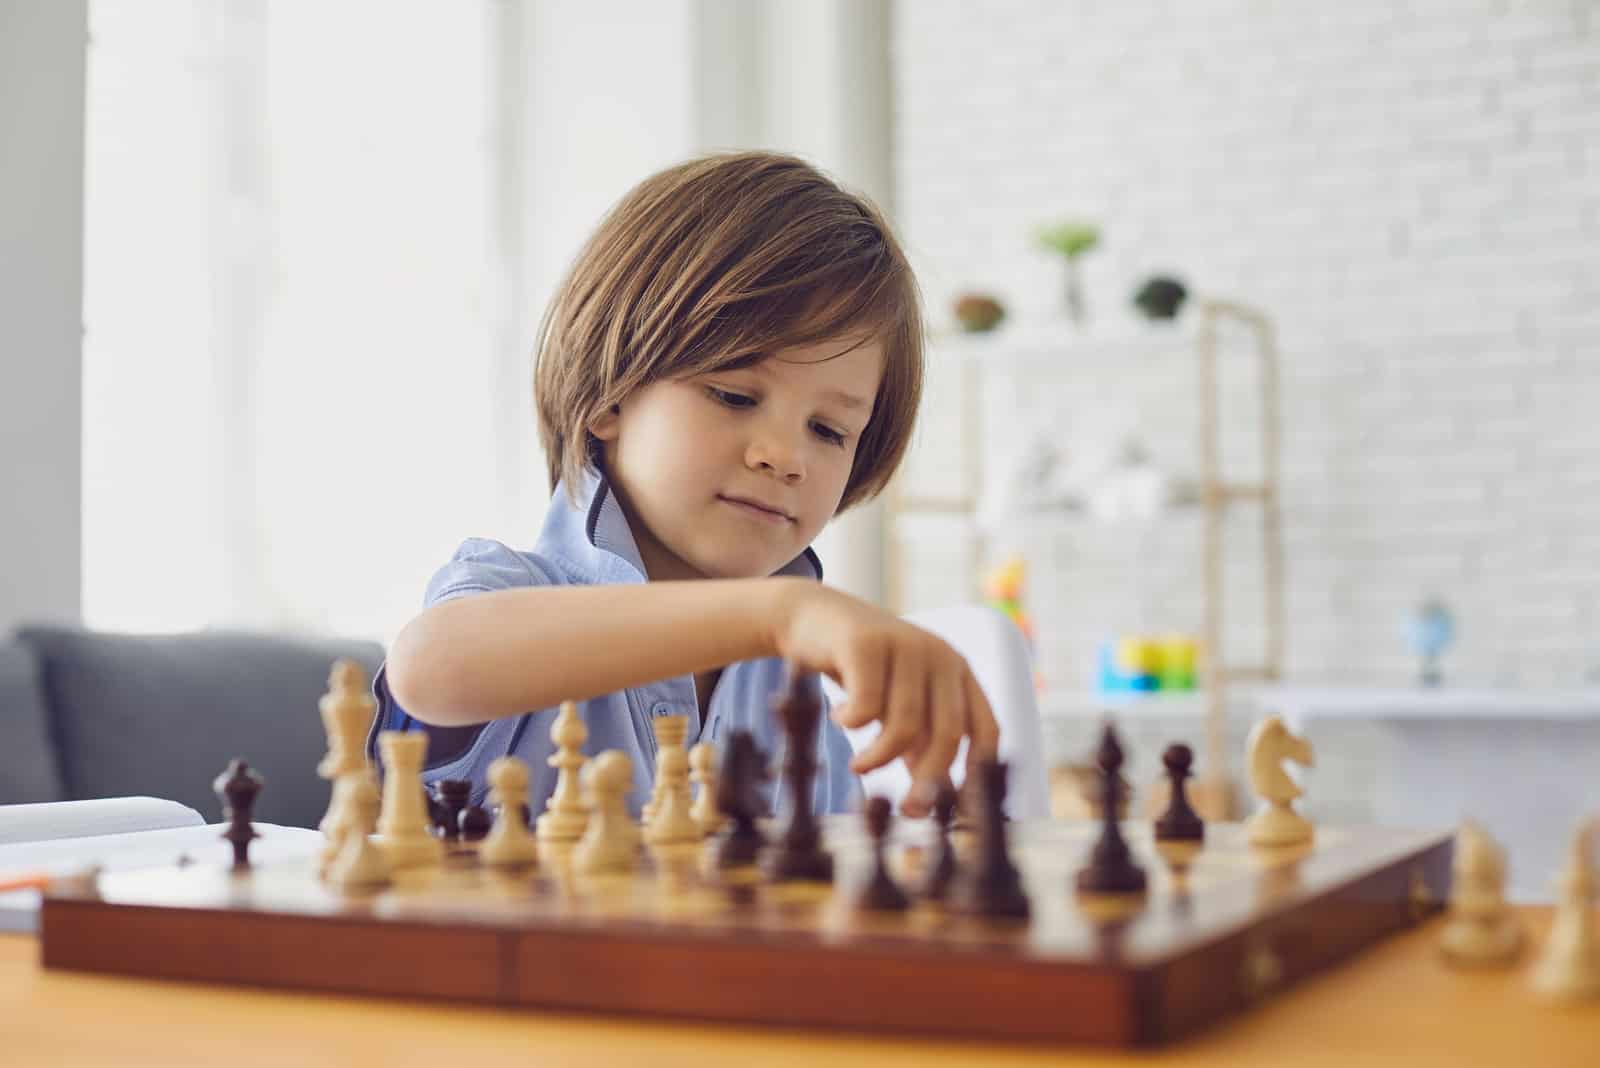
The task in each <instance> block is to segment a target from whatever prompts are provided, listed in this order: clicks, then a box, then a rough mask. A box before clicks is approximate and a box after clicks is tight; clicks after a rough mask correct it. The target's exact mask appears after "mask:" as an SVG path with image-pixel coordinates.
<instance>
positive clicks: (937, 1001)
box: [40, 822, 1451, 1046]
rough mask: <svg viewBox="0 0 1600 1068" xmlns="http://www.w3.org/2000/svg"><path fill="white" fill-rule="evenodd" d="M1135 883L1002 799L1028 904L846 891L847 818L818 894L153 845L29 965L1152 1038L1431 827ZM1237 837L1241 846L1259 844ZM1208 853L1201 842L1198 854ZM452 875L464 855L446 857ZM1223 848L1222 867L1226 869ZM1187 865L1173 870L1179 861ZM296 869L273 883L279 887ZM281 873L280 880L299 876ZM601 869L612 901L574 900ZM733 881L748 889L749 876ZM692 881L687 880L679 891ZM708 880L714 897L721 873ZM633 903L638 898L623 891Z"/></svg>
mask: <svg viewBox="0 0 1600 1068" xmlns="http://www.w3.org/2000/svg"><path fill="white" fill-rule="evenodd" d="M1127 833H1128V835H1129V837H1130V839H1131V840H1132V842H1133V844H1134V847H1135V851H1136V853H1137V854H1139V856H1140V858H1141V860H1142V862H1144V863H1145V864H1146V865H1147V867H1149V868H1150V869H1151V873H1152V889H1151V892H1150V893H1149V894H1148V895H1146V896H1145V897H1144V898H1142V899H1131V900H1130V899H1092V898H1082V897H1078V896H1075V895H1074V894H1073V893H1072V892H1071V891H1070V890H1069V889H1068V887H1069V886H1070V872H1071V870H1072V868H1073V867H1074V866H1075V865H1076V864H1078V863H1081V860H1082V854H1083V852H1084V851H1085V850H1086V849H1087V848H1088V847H1089V845H1090V844H1091V843H1092V839H1093V834H1092V829H1091V828H1087V827H1083V826H1079V827H1076V828H1073V827H1063V825H1045V824H1039V825H1027V826H1023V825H1016V826H1014V827H1013V835H1014V837H1015V838H1016V840H1017V846H1016V850H1015V851H1016V853H1017V855H1018V856H1019V857H1020V858H1022V866H1023V870H1024V876H1025V878H1026V880H1027V883H1028V887H1029V892H1030V895H1031V896H1032V898H1033V899H1034V901H1035V918H1034V920H1033V922H1032V923H1031V924H1026V925H1017V924H1004V923H995V922H991V921H984V920H979V919H975V918H971V917H958V916H952V915H950V914H948V913H946V912H945V911H944V910H942V909H940V908H938V907H937V906H919V907H918V909H916V910H914V911H913V912H911V913H907V914H903V915H887V916H885V915H882V914H875V915H862V914H859V913H855V912H853V911H852V910H850V909H849V908H848V907H847V906H846V905H845V904H844V901H845V900H847V899H848V897H849V894H850V893H851V887H853V886H855V885H859V881H860V879H861V878H862V877H864V873H865V860H864V848H863V845H862V843H861V841H860V838H859V835H858V834H855V833H853V832H852V831H850V830H846V829H844V828H843V826H842V825H841V824H838V823H837V822H836V823H834V824H832V825H830V827H829V839H830V842H831V844H832V845H833V847H834V849H835V852H836V855H838V856H839V858H840V860H841V862H842V863H841V874H840V876H839V892H838V894H830V893H829V892H827V891H826V890H821V889H819V890H816V891H812V892H808V891H804V890H800V891H790V890H788V889H786V888H778V889H777V890H773V891H770V894H771V895H772V896H771V897H765V896H763V895H766V894H768V893H769V891H766V890H762V891H759V892H757V893H755V894H750V893H748V892H746V894H745V895H744V897H743V898H741V900H744V901H745V902H746V903H745V904H743V905H737V904H734V903H733V893H732V892H730V891H728V890H727V888H725V887H712V886H709V885H707V886H701V887H698V888H697V889H695V890H694V891H693V892H694V893H699V894H702V895H705V894H717V895H723V894H727V895H728V896H727V898H726V900H727V902H728V903H727V904H726V906H725V908H724V907H723V906H720V905H714V906H712V907H710V908H707V907H706V906H705V904H704V902H705V901H708V900H712V899H711V898H708V897H702V898H701V899H699V903H698V904H691V905H690V906H689V907H687V908H686V909H685V910H683V911H681V912H677V913H674V912H673V911H671V910H670V909H666V910H661V909H658V908H657V905H658V904H659V902H660V901H670V900H671V898H670V896H669V895H667V894H666V892H665V891H660V892H658V891H656V890H648V891H645V892H642V893H641V892H640V891H639V890H638V889H637V887H638V885H639V884H640V883H641V881H642V880H643V879H644V878H645V877H644V876H641V877H638V878H632V879H624V880H621V881H616V882H613V883H611V884H608V886H609V888H608V887H607V886H599V885H598V884H596V885H594V886H591V885H586V884H584V883H582V882H581V881H580V882H578V883H574V882H573V881H572V879H571V876H570V874H566V875H558V874H557V873H556V872H554V871H552V870H551V869H552V868H558V867H559V865H558V863H552V862H549V861H548V860H547V863H545V864H544V865H543V866H542V868H541V869H540V871H539V872H536V873H534V874H532V875H518V874H512V875H508V876H497V878H498V879H499V880H500V882H499V883H498V884H496V885H498V886H499V887H500V889H501V891H503V892H502V893H499V894H495V893H494V889H493V887H490V886H488V885H482V886H479V885H478V884H474V885H475V886H477V887H478V888H477V889H475V890H473V891H471V892H456V891H453V890H451V889H450V888H449V887H447V886H446V887H445V888H443V889H439V890H434V891H430V890H429V889H427V888H426V886H424V887H423V888H422V889H417V890H415V891H414V895H415V896H413V897H407V896H406V894H405V893H400V892H397V891H390V892H388V893H387V894H380V895H377V896H375V897H374V896H368V897H365V898H357V899H348V898H342V897H340V896H339V895H337V894H335V893H333V892H331V891H328V890H326V889H324V888H323V887H321V886H320V884H317V883H316V882H315V881H314V879H312V878H311V873H310V870H309V868H308V867H306V868H303V869H289V868H286V867H285V868H279V869H276V870H274V869H266V870H265V871H257V872H253V873H249V874H245V875H231V874H229V873H226V872H221V871H218V870H215V869H209V868H201V867H199V866H191V867H188V868H179V867H173V868H165V869H151V870H148V871H144V872H128V873H116V874H108V875H105V876H102V877H101V878H100V880H99V885H98V886H97V887H85V886H78V885H73V884H70V883H62V884H57V885H56V886H53V887H52V888H50V889H49V890H48V891H47V892H46V893H45V896H44V902H43V906H42V911H41V917H40V940H41V959H42V962H43V964H44V965H45V966H46V967H49V968H66V969H77V970H86V971H95V972H109V973H119V974H127V975H138V976H143V977H159V978H167V979H180V980H203V981H210V982H225V983H242V984H250V985H259V986H269V987H281V988H290V989H313V990H327V991H337V992H345V993H351V994H362V995H378V996H391V997H393V996H397V997H408V998H423V999H429V1000H440V999H443V1000H459V1001H469V1002H481V1003H489V1004H497V1005H505V1006H527V1007H537V1008H554V1009H563V1010H584V1011H595V1012H606V1013H622V1014H630V1013H631V1014H648V1015H654V1016H666V1017H674V1018H686V1019H701V1020H718V1021H729V1022H738V1023H754V1024H766V1025H778V1026H789V1027H800V1028H807V1029H815V1028H833V1029H847V1030H865V1031H889V1032H898V1033H909V1034H924V1035H940V1036H948V1037H965V1038H980V1037H981V1038H991V1039H993V1038H998V1039H1011V1040H1024V1041H1048V1042H1083V1043H1092V1044H1099V1045H1112V1046H1130V1045H1154V1044H1160V1043H1163V1042H1168V1041H1172V1040H1175V1039H1179V1038H1182V1037H1183V1036H1185V1035H1188V1034H1192V1033H1194V1032H1195V1031H1197V1030H1199V1029H1200V1028H1203V1027H1205V1026H1207V1025H1209V1024H1211V1023H1213V1022H1215V1021H1217V1020H1220V1019H1222V1018H1225V1017H1227V1016H1229V1015H1231V1014H1233V1013H1236V1012H1239V1011H1243V1010H1245V1009H1247V1008H1249V1007H1250V1006H1251V1005H1253V1004H1255V1003H1257V1002H1258V1001H1260V1000H1261V999H1262V998H1264V997H1266V996H1269V995H1270V994H1272V993H1274V992H1276V991H1278V990H1281V989H1283V988H1286V987H1288V986H1290V985H1292V984H1293V983H1295V982H1297V981H1299V980H1301V979H1303V978H1305V977H1307V976H1310V975H1313V974H1315V973H1316V972H1318V971H1320V970H1322V969H1324V968H1327V967H1329V966H1330V965H1333V964H1335V963H1337V962H1338V961H1339V960H1341V959H1343V958H1345V957H1347V956H1349V955H1350V954H1352V953H1355V952H1357V951H1358V950H1360V949H1361V948H1363V947H1364V946H1367V945H1370V944H1372V943H1373V942H1375V941H1377V940H1378V939H1380V938H1382V937H1383V936H1385V935H1387V934H1389V933H1392V932H1394V931H1398V930H1401V929H1403V928H1406V927H1409V926H1410V925H1412V924H1414V923H1416V922H1418V921H1419V920H1421V919H1422V918H1424V917H1425V916H1427V915H1429V914H1431V913H1432V912H1433V911H1435V910H1436V909H1437V907H1438V904H1439V903H1440V902H1441V901H1443V899H1444V897H1445V893H1446V889H1447V887H1448V882H1449V876H1450V854H1451V843H1450V838H1449V836H1447V835H1445V834H1439V833H1432V834H1427V833H1419V832H1403V831H1390V830H1381V829H1366V830H1358V829H1335V830H1332V831H1328V832H1325V833H1324V834H1323V836H1322V838H1321V839H1320V840H1319V841H1318V842H1316V843H1314V844H1313V845H1312V846H1311V847H1309V848H1304V849H1299V850H1295V851H1291V852H1288V853H1283V852H1281V851H1280V852H1279V853H1278V854H1277V855H1269V856H1267V857H1266V858H1265V859H1258V857H1257V856H1256V855H1255V854H1251V853H1247V852H1246V847H1245V846H1244V844H1243V829H1242V828H1241V827H1239V826H1238V825H1213V826H1212V827H1211V828H1210V829H1209V845H1208V847H1207V850H1206V851H1204V852H1202V853H1200V855H1199V857H1198V858H1190V860H1189V862H1190V863H1191V864H1192V867H1189V869H1188V874H1187V875H1185V874H1184V872H1183V868H1184V864H1183V863H1178V864H1176V865H1174V863H1173V860H1172V856H1171V855H1169V854H1168V853H1167V852H1166V851H1165V850H1161V851H1160V852H1159V855H1158V851H1157V847H1155V846H1153V845H1152V843H1150V842H1149V840H1148V833H1147V831H1145V829H1144V828H1143V827H1137V826H1134V825H1129V829H1128V832H1127ZM1257 852H1259V851H1257ZM1208 855H1215V856H1219V857H1221V858H1223V859H1221V860H1218V861H1217V862H1216V863H1217V865H1218V867H1217V868H1216V870H1210V871H1208V870H1207V868H1206V864H1207V857H1208ZM453 864H455V865H456V868H457V876H456V877H460V878H474V879H475V878H479V876H477V875H469V874H467V873H468V872H469V871H481V869H477V868H476V867H474V866H473V865H474V862H473V861H472V860H471V858H470V857H469V858H466V859H460V858H458V859H457V860H455V861H454V862H453ZM1235 868H1237V870H1235ZM1191 882H1192V883H1193V885H1192V886H1190V885H1189V884H1190V883H1191ZM291 886H292V887H294V888H296V889H295V892H294V893H285V892H284V888H285V887H291ZM302 891H303V892H302ZM608 894H609V895H610V896H611V897H612V898H614V899H615V901H616V902H617V903H616V904H615V907H607V908H591V907H589V906H590V903H591V901H592V900H605V899H606V897H607V895H608ZM752 898H754V899H755V900H754V902H753V903H752V901H751V899H752ZM685 900H690V899H687V898H686V899H685ZM716 900H717V901H722V900H724V898H723V897H721V896H719V897H717V898H716ZM641 903H647V904H646V906H645V907H641Z"/></svg>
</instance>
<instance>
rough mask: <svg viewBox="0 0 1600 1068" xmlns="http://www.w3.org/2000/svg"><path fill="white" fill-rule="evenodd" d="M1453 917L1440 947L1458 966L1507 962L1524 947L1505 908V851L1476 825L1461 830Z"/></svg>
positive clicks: (1516, 927) (1451, 897) (1452, 904)
mask: <svg viewBox="0 0 1600 1068" xmlns="http://www.w3.org/2000/svg"><path fill="white" fill-rule="evenodd" d="M1453 867H1454V876H1455V877H1454V878H1453V879H1452V880H1451V882H1452V889H1451V892H1450V918H1449V919H1448V920H1447V921H1446V922H1445V925H1444V931H1443V932H1442V934H1441V935H1440V937H1439V948H1440V949H1441V950H1442V951H1443V952H1444V955H1445V959H1446V960H1448V961H1450V962H1451V963H1453V964H1463V965H1473V964H1485V965H1492V964H1504V963H1506V962H1508V961H1510V960H1511V958H1513V957H1515V956H1516V955H1517V950H1518V949H1520V948H1521V946H1522V928H1521V927H1520V926H1519V925H1518V923H1517V920H1516V917H1515V916H1514V915H1513V914H1512V912H1511V910H1510V909H1509V908H1507V907H1506V900H1505V881H1506V864H1505V854H1504V853H1503V852H1502V851H1501V850H1500V848H1499V847H1498V846H1496V845H1495V844H1494V842H1493V840H1491V839H1490V838H1489V836H1488V834H1486V833H1485V832H1484V830H1483V828H1482V827H1479V826H1478V825H1477V824H1476V823H1473V822H1471V821H1468V822H1466V823H1464V824H1462V825H1461V829H1460V830H1459V831H1457V832H1456V848H1455V860H1454V862H1453Z"/></svg>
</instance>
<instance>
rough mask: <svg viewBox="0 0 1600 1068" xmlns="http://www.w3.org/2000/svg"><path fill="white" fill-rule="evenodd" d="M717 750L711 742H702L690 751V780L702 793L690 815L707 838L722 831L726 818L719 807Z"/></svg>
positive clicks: (697, 797)
mask: <svg viewBox="0 0 1600 1068" xmlns="http://www.w3.org/2000/svg"><path fill="white" fill-rule="evenodd" d="M716 768H717V748H716V746H714V745H712V744H711V743H710V742H701V743H700V744H699V745H697V746H695V747H694V748H693V749H691V750H689V778H690V779H691V780H692V781H693V782H695V783H697V784H698V785H699V787H700V792H699V793H698V794H696V795H695V799H694V807H693V808H691V809H690V810H689V815H690V816H691V817H693V818H694V822H695V825H696V826H698V827H699V828H700V833H701V834H703V835H705V836H706V837H707V838H709V837H711V836H712V835H714V834H716V833H717V832H718V831H719V830H721V829H722V824H723V821H724V819H725V817H724V816H723V815H722V810H721V809H719V808H718V807H717V770H716Z"/></svg>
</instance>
